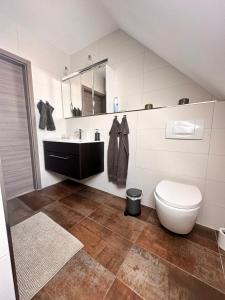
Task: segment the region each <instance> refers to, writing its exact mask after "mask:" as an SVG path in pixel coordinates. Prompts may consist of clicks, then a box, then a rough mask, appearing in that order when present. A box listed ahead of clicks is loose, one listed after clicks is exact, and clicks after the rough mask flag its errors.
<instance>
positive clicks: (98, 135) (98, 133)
mask: <svg viewBox="0 0 225 300" xmlns="http://www.w3.org/2000/svg"><path fill="white" fill-rule="evenodd" d="M95 141H100V132H99V129H96V131H95Z"/></svg>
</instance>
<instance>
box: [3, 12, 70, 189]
mask: <svg viewBox="0 0 225 300" xmlns="http://www.w3.org/2000/svg"><path fill="white" fill-rule="evenodd" d="M0 48H2V49H4V50H7V51H9V52H11V53H14V54H16V55H19V56H21V57H24V58H25V59H28V60H30V61H31V64H32V76H33V88H34V101H35V112H36V120H37V126H38V119H39V113H38V111H37V108H36V104H37V102H38V101H39V99H42V100H44V101H45V100H47V101H49V102H50V103H51V104H52V105H53V106H54V108H55V111H54V120H55V124H56V128H57V131H56V132H47V131H42V130H39V129H38V144H39V154H40V168H41V180H42V186H47V185H50V184H53V183H55V182H57V181H59V180H61V177H59V176H56V175H53V174H51V173H49V172H46V171H45V169H44V160H43V146H42V139H43V138H44V137H47V136H51V137H53V136H57V137H60V136H61V135H62V134H63V133H64V132H65V120H64V119H63V115H62V101H61V77H62V74H63V70H64V67H65V65H67V66H69V64H70V57H69V56H68V55H66V54H64V53H63V52H61V51H59V50H57V49H56V48H54V47H52V46H51V45H49V44H48V43H46V42H43V41H41V40H40V39H38V38H37V37H35V36H34V35H33V34H32V33H30V32H29V31H28V30H27V29H26V28H24V27H22V26H20V25H19V24H16V23H14V22H13V21H12V20H10V19H8V18H6V17H5V16H3V15H0Z"/></svg>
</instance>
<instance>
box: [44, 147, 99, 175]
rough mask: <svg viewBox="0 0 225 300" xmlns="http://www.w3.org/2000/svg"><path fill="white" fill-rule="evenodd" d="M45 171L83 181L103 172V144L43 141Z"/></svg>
mask: <svg viewBox="0 0 225 300" xmlns="http://www.w3.org/2000/svg"><path fill="white" fill-rule="evenodd" d="M44 157H45V169H46V170H49V171H54V172H56V173H59V174H62V175H65V176H68V177H72V178H75V179H83V178H87V177H89V176H92V175H95V174H98V173H101V172H103V171H104V142H97V143H95V142H92V143H80V144H79V143H78V144H77V143H67V142H65V143H64V142H53V141H51V142H50V141H44Z"/></svg>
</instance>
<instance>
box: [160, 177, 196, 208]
mask: <svg viewBox="0 0 225 300" xmlns="http://www.w3.org/2000/svg"><path fill="white" fill-rule="evenodd" d="M155 192H156V194H157V196H158V197H159V198H160V200H161V201H162V202H164V203H165V204H167V205H170V206H173V207H175V208H184V209H185V208H186V209H188V208H196V207H198V206H199V204H200V203H201V201H202V195H201V192H200V190H199V189H198V188H197V187H196V186H194V185H189V184H183V183H179V182H174V181H170V180H162V181H161V182H160V183H159V184H158V185H157V187H156V190H155Z"/></svg>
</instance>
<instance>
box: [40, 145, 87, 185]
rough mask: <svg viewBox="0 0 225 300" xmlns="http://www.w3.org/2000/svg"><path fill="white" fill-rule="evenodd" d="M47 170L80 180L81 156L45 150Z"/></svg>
mask: <svg viewBox="0 0 225 300" xmlns="http://www.w3.org/2000/svg"><path fill="white" fill-rule="evenodd" d="M45 168H46V169H47V170H50V171H54V172H57V173H59V174H62V175H66V176H69V177H74V178H78V179H79V178H80V177H81V175H80V168H79V156H77V155H75V156H74V155H71V154H66V153H60V152H55V151H47V150H46V149H45Z"/></svg>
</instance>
